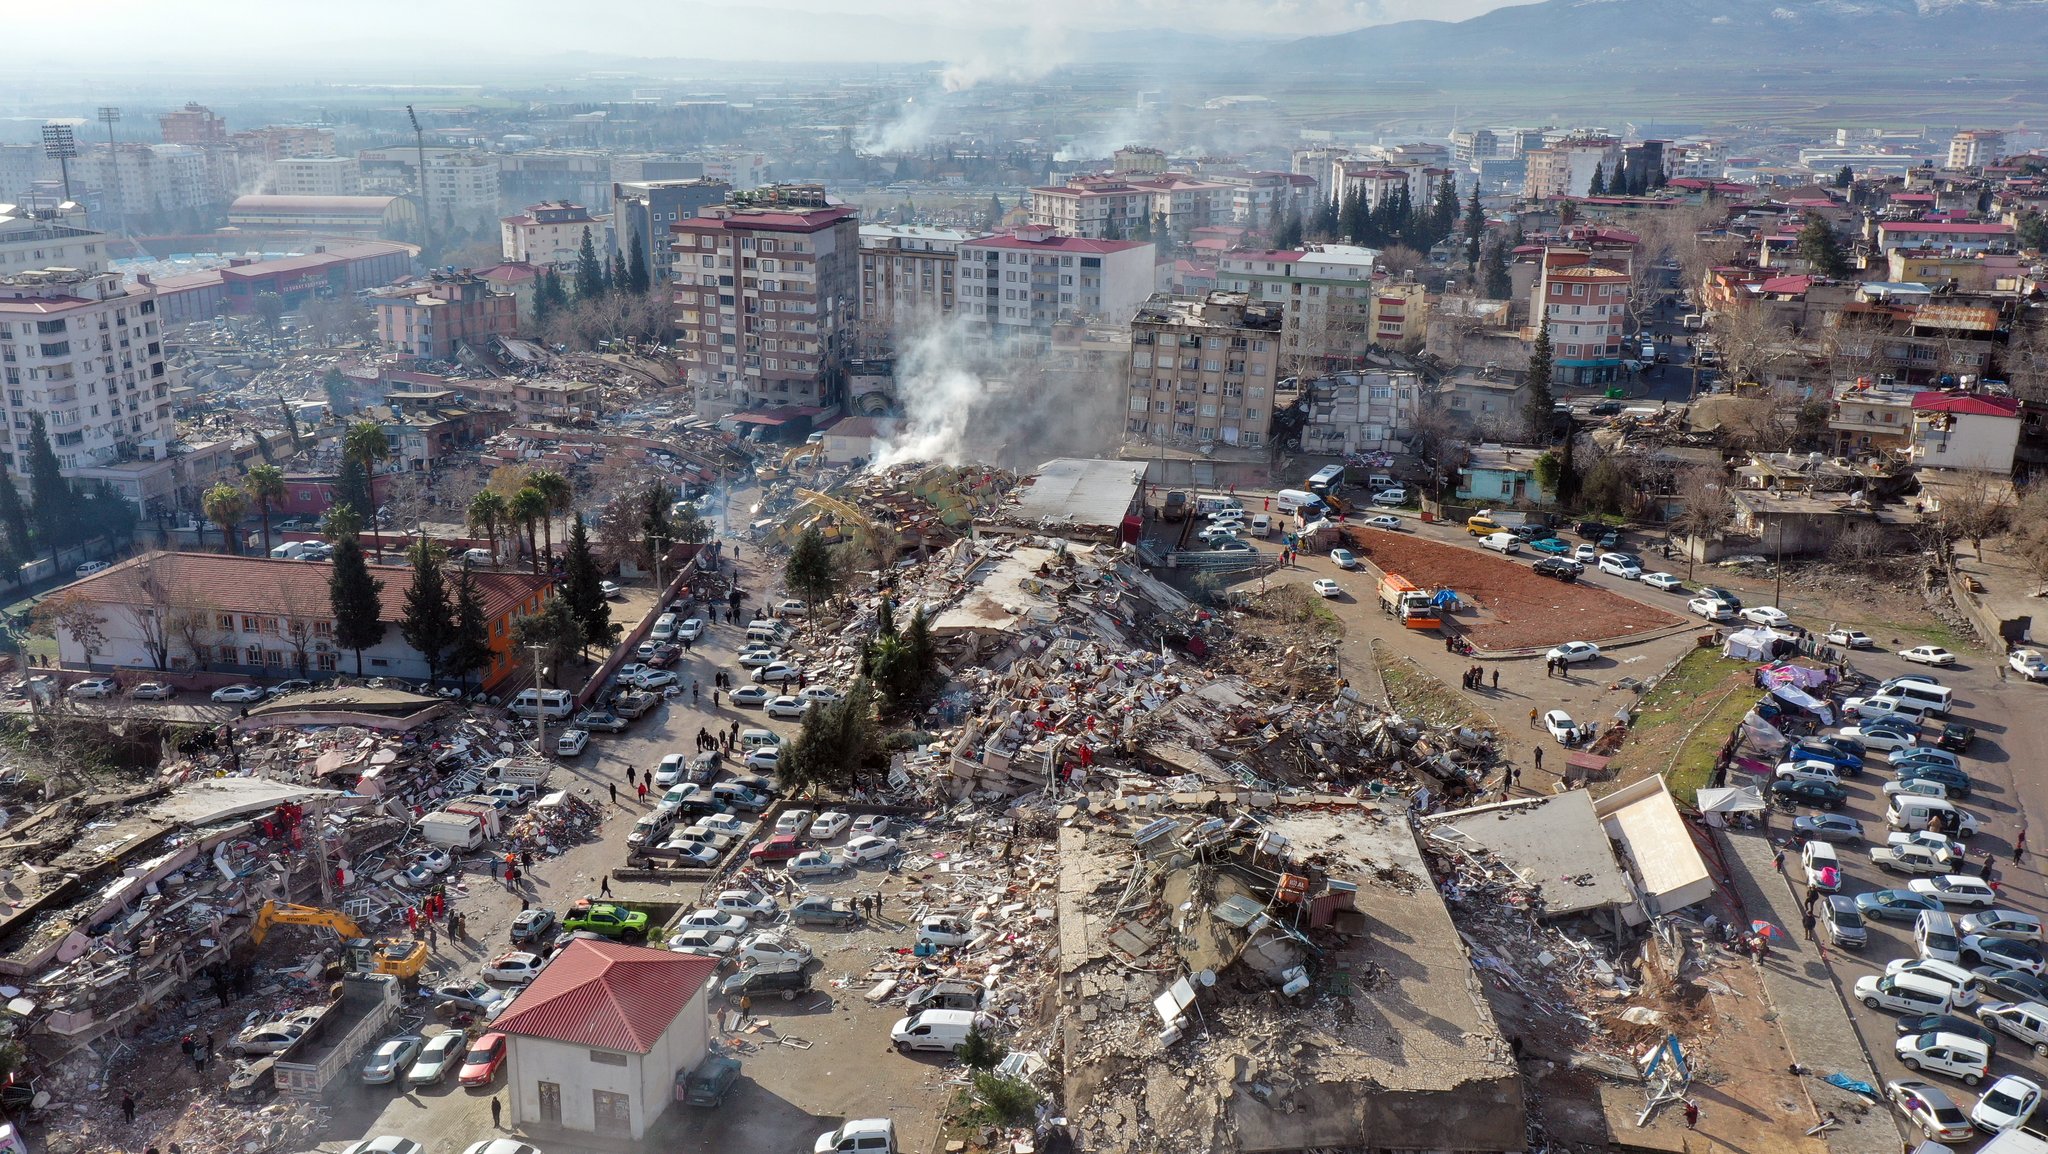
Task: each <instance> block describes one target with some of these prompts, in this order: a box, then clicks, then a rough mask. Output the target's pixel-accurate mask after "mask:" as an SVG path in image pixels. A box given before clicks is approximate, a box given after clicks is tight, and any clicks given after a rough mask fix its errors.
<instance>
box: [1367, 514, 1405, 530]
mask: <svg viewBox="0 0 2048 1154" xmlns="http://www.w3.org/2000/svg"><path fill="white" fill-rule="evenodd" d="M1364 524H1365V526H1366V528H1368V529H1391V530H1393V531H1395V532H1399V531H1400V530H1401V529H1402V528H1403V527H1404V526H1405V525H1407V522H1406V521H1403V520H1401V519H1400V518H1399V517H1396V516H1394V515H1393V514H1392V513H1381V514H1380V515H1378V516H1376V517H1367V518H1366V519H1365V521H1364Z"/></svg>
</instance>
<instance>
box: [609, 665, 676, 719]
mask: <svg viewBox="0 0 2048 1154" xmlns="http://www.w3.org/2000/svg"><path fill="white" fill-rule="evenodd" d="M668 659H669V660H671V661H673V660H674V657H672V656H671V657H669V658H668ZM654 660H656V661H660V660H662V651H660V650H656V651H655V654H654ZM675 684H677V678H676V675H675V671H674V670H670V669H643V670H641V671H640V672H638V673H636V674H634V675H633V688H635V689H638V690H642V691H647V690H654V689H666V688H668V687H669V686H671V685H675ZM613 732H617V731H616V730H614V731H613Z"/></svg>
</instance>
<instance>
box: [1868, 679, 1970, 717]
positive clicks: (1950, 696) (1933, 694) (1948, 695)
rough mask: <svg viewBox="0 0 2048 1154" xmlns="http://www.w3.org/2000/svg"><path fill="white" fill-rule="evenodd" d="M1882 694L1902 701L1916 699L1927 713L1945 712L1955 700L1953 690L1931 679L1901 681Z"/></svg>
mask: <svg viewBox="0 0 2048 1154" xmlns="http://www.w3.org/2000/svg"><path fill="white" fill-rule="evenodd" d="M1884 695H1885V696H1887V697H1896V698H1899V699H1900V700H1902V701H1917V702H1919V703H1920V704H1921V705H1922V706H1924V707H1925V708H1926V711H1927V712H1928V713H1936V714H1946V713H1947V712H1948V711H1949V709H1950V708H1951V707H1952V706H1954V705H1955V700H1956V691H1955V690H1953V689H1950V688H1949V687H1948V686H1946V685H1936V684H1935V683H1933V682H1932V681H1901V682H1899V683H1898V684H1897V685H1894V686H1892V687H1891V688H1890V689H1888V690H1886V691H1885V694H1884Z"/></svg>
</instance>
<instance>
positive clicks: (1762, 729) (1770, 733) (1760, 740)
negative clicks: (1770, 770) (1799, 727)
mask: <svg viewBox="0 0 2048 1154" xmlns="http://www.w3.org/2000/svg"><path fill="white" fill-rule="evenodd" d="M1742 740H1743V743H1744V744H1746V745H1748V746H1750V747H1751V748H1752V749H1760V750H1763V751H1764V752H1766V753H1772V754H1775V753H1777V752H1778V751H1779V750H1781V749H1784V748H1785V744H1786V742H1785V735H1784V733H1782V732H1781V731H1780V730H1779V729H1778V727H1777V726H1775V725H1772V724H1771V723H1770V722H1768V721H1765V720H1764V719H1763V718H1761V717H1758V716H1757V713H1756V710H1754V709H1752V710H1750V711H1749V712H1748V713H1746V714H1743V716H1742Z"/></svg>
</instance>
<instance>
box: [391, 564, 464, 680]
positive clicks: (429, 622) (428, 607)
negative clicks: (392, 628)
mask: <svg viewBox="0 0 2048 1154" xmlns="http://www.w3.org/2000/svg"><path fill="white" fill-rule="evenodd" d="M407 552H408V553H409V554H410V556H411V560H412V583H411V584H409V585H407V586H406V588H405V615H404V616H403V617H401V618H399V620H398V635H399V636H400V637H403V638H405V643H406V644H407V645H410V646H412V647H413V648H414V649H415V650H417V651H418V652H419V655H420V656H421V657H424V658H426V661H427V684H429V685H432V684H433V683H434V682H435V681H436V680H437V679H438V678H439V677H440V675H441V671H442V669H443V667H444V664H445V660H444V656H443V655H444V654H445V653H446V652H447V650H448V647H449V646H450V645H453V644H454V642H455V621H454V619H453V617H452V615H451V614H450V613H449V611H448V583H447V581H445V580H444V579H443V578H442V575H441V565H442V563H443V562H444V561H446V560H447V555H446V554H445V553H444V552H443V551H442V549H441V547H440V546H438V545H436V544H434V543H433V542H431V541H428V540H425V539H421V540H419V541H416V542H414V543H413V547H412V548H411V549H410V550H408V551H407Z"/></svg>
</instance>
